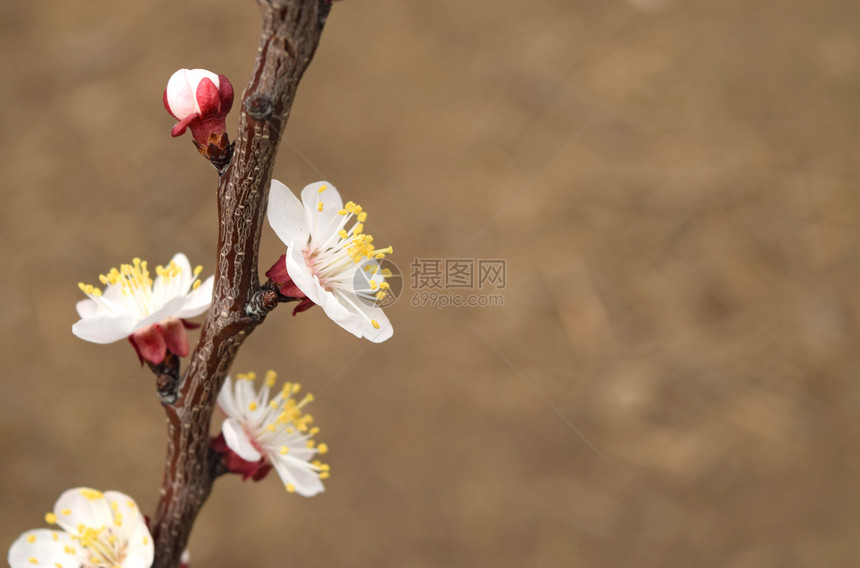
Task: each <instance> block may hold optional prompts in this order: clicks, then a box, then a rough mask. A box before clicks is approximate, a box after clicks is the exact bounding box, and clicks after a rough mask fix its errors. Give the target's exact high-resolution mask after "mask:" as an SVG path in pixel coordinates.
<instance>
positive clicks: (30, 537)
mask: <svg viewBox="0 0 860 568" xmlns="http://www.w3.org/2000/svg"><path fill="white" fill-rule="evenodd" d="M27 542H30V543H33V542H36V535H34V534H31V535H30V536H28V537H27Z"/></svg>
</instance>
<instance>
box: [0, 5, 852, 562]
mask: <svg viewBox="0 0 860 568" xmlns="http://www.w3.org/2000/svg"><path fill="white" fill-rule="evenodd" d="M257 18H258V16H257V10H256V7H255V5H254V3H253V2H251V1H250V0H249V1H245V2H239V1H233V2H227V1H217V2H214V1H213V2H200V1H195V2H165V1H159V2H131V3H126V2H120V3H117V2H108V1H106V0H96V1H91V2H85V3H80V2H78V3H68V2H61V1H58V0H47V1H45V2H26V1H24V0H12V1H9V0H6V2H4V3H3V4H2V5H0V48H2V53H3V55H2V57H0V71H2V77H3V80H2V81H0V101H2V103H3V111H2V115H0V125H2V132H3V137H2V139H0V156H2V158H0V179H2V191H3V206H2V213H0V215H2V225H0V231H2V259H3V266H4V270H3V278H2V283H0V286H2V288H0V297H2V298H3V300H2V309H0V326H2V338H3V343H2V345H3V362H4V364H5V366H4V379H3V394H2V397H0V452H2V467H0V502H2V511H3V513H2V517H0V545H2V546H0V548H2V549H3V550H6V548H7V547H8V545H9V544H10V543H11V542H12V540H13V539H14V538H16V537H17V535H18V534H20V533H21V532H23V531H24V530H26V529H29V528H32V527H38V526H42V524H43V523H42V516H43V513H44V512H45V511H47V510H48V509H50V508H51V507H52V505H53V502H54V500H55V499H56V497H57V496H58V495H59V494H60V493H61V492H62V491H63V490H65V489H67V488H69V487H74V486H78V485H89V486H93V487H97V488H101V489H119V490H122V491H125V492H127V493H129V494H130V495H132V496H134V497H135V498H136V499H137V500H138V501H139V503H140V504H141V506H142V507H143V508H144V509H145V510H148V511H149V510H152V508H153V507H154V504H155V502H156V499H157V496H158V487H159V484H160V479H161V466H162V459H163V455H164V423H163V413H162V410H161V408H160V406H159V404H158V402H157V400H156V398H155V395H154V390H153V380H152V377H151V375H150V374H148V372H145V371H144V370H141V369H139V368H138V367H137V364H136V361H135V357H134V353H133V352H132V350H131V348H130V347H129V346H128V345H125V344H123V343H119V344H116V345H110V346H99V345H93V344H88V343H85V342H83V341H80V340H78V339H77V338H75V337H74V336H73V335H72V334H71V332H70V326H71V325H72V323H73V322H74V321H75V320H76V315H75V311H74V303H75V302H76V301H77V300H78V299H80V297H81V294H80V293H79V291H78V289H77V287H76V284H77V282H78V281H86V282H95V281H96V277H97V275H98V274H99V273H100V272H104V271H105V270H107V269H108V268H110V267H111V266H114V265H116V264H119V263H120V262H124V261H128V260H129V259H131V258H132V257H133V256H141V257H144V258H147V259H149V260H150V261H151V262H152V263H153V264H155V263H163V262H166V261H167V260H168V259H169V258H170V256H171V255H172V254H173V253H174V252H176V251H179V250H181V251H184V252H186V253H187V254H188V256H189V257H190V258H191V261H192V263H194V264H196V263H198V262H200V263H203V264H204V266H205V270H206V274H208V273H211V270H212V267H213V256H214V238H215V232H216V224H215V203H214V188H215V172H214V170H212V168H211V167H210V166H209V165H208V164H207V163H206V162H205V161H204V160H202V159H200V158H199V157H198V156H197V155H196V153H195V151H194V148H193V147H192V144H191V141H190V138H189V137H188V136H187V135H186V136H185V137H184V138H181V139H178V140H173V139H171V138H170V136H169V135H168V131H169V129H170V127H171V126H172V125H173V121H172V120H171V118H170V117H169V116H168V115H167V113H166V112H164V110H163V108H162V106H161V91H162V89H163V87H164V85H165V84H166V81H167V79H168V77H169V76H170V74H171V73H172V72H173V71H175V70H176V69H178V68H180V67H205V68H209V69H212V70H215V71H216V72H220V73H224V74H226V75H227V76H229V77H230V78H231V79H232V80H233V83H234V84H235V85H236V88H237V91H239V92H241V90H242V89H243V88H244V85H245V84H246V81H247V77H248V74H249V72H250V66H251V61H252V58H253V56H254V53H255V50H256V45H257V29H258V20H257ZM858 29H860V4H858V3H857V2H854V1H850V0H826V1H822V2H816V3H812V2H802V1H796V0H789V1H781V2H777V1H774V0H771V1H764V2H746V1H742V0H726V1H721V2H715V1H712V2H706V1H704V0H698V1H697V0H687V1H683V0H623V1H622V0H612V1H598V0H583V1H578V2H569V1H563V0H543V1H540V2H516V1H508V0H504V1H502V0H476V1H472V2H460V1H457V0H444V1H435V2H432V1H429V0H423V1H411V2H404V1H396V0H386V1H366V0H365V1H362V0H347V1H344V2H340V3H338V4H336V5H335V7H334V10H333V11H332V15H331V17H330V19H329V22H328V25H327V28H326V30H325V33H324V35H323V41H322V44H321V46H320V48H319V51H318V52H317V55H316V58H315V60H314V62H313V64H312V65H311V67H310V70H309V71H308V73H307V74H306V76H305V78H304V81H303V83H302V85H301V88H300V89H299V96H298V99H297V102H296V104H295V107H294V108H293V113H292V118H291V120H290V123H289V127H288V131H287V138H288V140H289V142H290V144H292V145H293V147H294V148H295V149H297V150H298V151H299V152H300V153H301V154H302V155H303V156H304V158H303V157H301V156H300V155H299V154H298V153H297V152H296V151H295V150H294V149H293V148H291V147H290V146H289V145H287V144H284V145H282V147H281V153H280V158H279V162H278V165H277V169H276V176H277V177H278V178H279V179H281V180H283V181H284V182H285V183H287V184H288V185H290V186H291V187H293V188H294V189H297V190H298V189H300V188H301V187H302V186H303V185H305V184H306V183H309V182H312V181H315V180H317V179H320V178H325V179H328V180H329V181H331V182H332V183H334V184H335V185H336V186H337V187H338V188H339V189H340V190H341V193H342V194H343V195H344V196H345V197H346V198H347V199H353V200H355V201H357V202H359V203H361V204H362V205H363V206H364V207H365V208H366V209H367V210H368V211H369V212H370V225H369V227H370V229H371V232H373V233H374V236H375V237H376V240H377V242H381V243H383V244H385V243H391V244H393V245H394V248H395V253H396V254H395V255H394V256H393V257H392V260H394V261H395V262H397V263H398V264H399V266H400V267H401V269H402V270H403V271H404V274H405V275H406V276H407V289H406V290H405V291H404V294H403V296H402V297H401V298H400V299H399V300H398V302H397V303H396V304H395V305H394V306H393V307H392V308H390V309H389V315H390V317H391V319H392V321H393V322H394V325H395V330H396V331H395V335H394V338H393V339H392V340H390V341H388V342H387V343H385V344H382V345H370V344H368V343H367V342H364V341H361V340H358V339H355V338H353V337H352V336H350V335H349V334H347V333H346V332H343V331H342V330H340V329H339V328H338V327H337V326H335V325H334V324H332V323H331V322H330V321H328V320H327V319H326V318H325V317H324V315H323V313H322V311H321V310H319V309H314V310H311V311H309V312H307V313H305V314H302V315H301V316H299V317H297V318H295V319H294V318H291V317H290V315H289V310H288V309H286V308H283V309H279V310H278V311H277V312H275V313H274V314H273V315H272V316H270V318H269V320H268V321H267V323H266V324H265V326H263V327H261V328H260V329H259V330H257V332H255V334H254V335H253V336H252V337H251V338H250V339H249V340H248V342H247V343H246V344H245V347H244V349H243V350H242V352H241V353H240V355H239V358H238V360H237V364H236V367H237V368H236V370H237V371H245V370H255V371H257V372H263V371H265V370H266V369H269V368H273V369H276V370H278V371H280V373H281V375H282V376H283V377H286V378H290V379H293V380H299V381H301V382H302V383H303V384H304V386H305V389H306V390H308V391H312V392H320V391H322V392H321V394H320V396H319V397H318V399H317V402H315V403H314V409H313V413H314V415H315V417H316V419H317V422H318V424H319V425H320V426H321V427H322V430H323V431H322V434H321V436H320V439H321V440H322V441H326V442H328V444H329V445H330V446H331V448H332V451H331V453H330V454H329V455H328V456H327V457H328V458H329V460H328V461H329V462H330V463H331V464H332V469H333V475H332V478H331V479H330V480H329V482H328V484H327V491H326V493H324V494H323V495H321V496H319V497H316V498H313V499H302V498H300V497H297V496H293V495H288V494H286V493H285V492H284V491H283V489H282V487H281V485H280V483H278V482H277V480H276V479H275V478H274V476H273V477H272V478H270V479H266V480H265V481H263V482H261V483H259V484H252V483H250V482H249V483H245V484H243V483H242V482H241V481H240V480H239V479H237V478H224V479H221V480H219V481H218V482H217V484H216V487H215V492H214V494H213V496H212V498H211V500H210V502H209V503H208V504H207V506H206V507H205V508H204V510H203V512H202V514H201V516H200V518H199V521H198V524H197V526H196V528H195V532H194V535H193V538H192V542H191V552H192V556H193V566H194V567H195V568H202V567H209V566H211V567H225V568H227V567H235V566H272V567H275V566H278V567H279V566H297V567H303V566H337V567H368V566H385V567H388V566H392V567H409V568H412V567H415V568H417V567H437V566H452V567H473V566H481V567H483V566H486V567H492V568H501V567H521V566H540V567H544V566H546V567H556V566H559V567H561V566H564V567H567V566H588V567H613V566H642V567H657V566H700V567H711V566H714V567H717V566H720V567H723V566H724V567H730V568H746V567H765V568H766V567H781V568H782V567H793V566H856V565H858V563H860V560H858V557H860V539H858V538H857V536H858V531H860V520H858V515H860V507H858V506H860V480H858V470H859V469H860V457H858V450H860V439H858V434H860V432H858V428H860V416H858V412H857V408H858V405H860V383H858V380H857V379H858V377H857V374H856V368H857V363H858V359H860V357H858V355H857V353H856V343H857V336H858V323H860V322H858V316H860V294H858V291H857V282H858V277H860V262H858V261H860V230H859V229H860V223H859V222H858V216H859V215H860V195H858V187H860V186H858V182H860V147H858V140H860V134H858V132H860V130H859V129H860V106H858V95H860V37H859V36H858V34H857V30H858ZM231 120H232V121H231V122H230V125H231V128H234V127H235V116H232V117H231ZM263 248H264V251H265V254H266V255H267V257H268V258H270V259H271V260H274V258H275V257H276V256H277V255H278V254H281V245H280V243H279V242H278V240H277V238H276V237H275V236H274V234H273V233H271V232H270V231H268V230H267V232H266V233H265V234H264V245H263ZM414 258H428V259H436V258H439V259H445V258H460V259H487V258H496V259H497V258H501V259H505V260H506V261H507V287H506V289H504V290H503V291H502V293H503V296H504V306H503V307H485V308H447V309H436V308H433V307H429V306H428V307H415V306H413V305H412V304H411V302H412V298H413V297H416V296H413V294H414V293H415V291H413V290H411V289H409V284H411V283H410V282H409V280H410V279H409V278H408V276H409V272H410V268H409V266H410V264H411V263H412V261H413V259H414ZM461 293H462V291H457V294H461ZM471 293H476V294H477V293H479V292H471ZM481 293H483V292H481ZM219 416H220V415H219ZM575 428H578V429H579V430H580V431H581V433H582V435H579V434H578V433H577V432H576V431H575ZM591 446H593V448H592V447H591Z"/></svg>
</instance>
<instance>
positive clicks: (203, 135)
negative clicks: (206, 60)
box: [164, 69, 233, 155]
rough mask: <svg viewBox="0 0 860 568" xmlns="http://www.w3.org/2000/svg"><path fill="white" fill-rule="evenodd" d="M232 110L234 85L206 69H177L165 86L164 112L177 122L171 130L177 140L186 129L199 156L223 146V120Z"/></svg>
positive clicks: (224, 133) (224, 139) (224, 131)
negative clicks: (213, 147)
mask: <svg viewBox="0 0 860 568" xmlns="http://www.w3.org/2000/svg"><path fill="white" fill-rule="evenodd" d="M232 106H233V85H231V84H230V81H229V80H227V77H225V76H224V75H216V74H215V73H212V72H211V71H207V70H206V69H180V70H179V71H177V72H176V73H174V74H173V75H172V76H171V77H170V80H169V81H168V82H167V88H166V89H165V90H164V108H166V109H167V112H169V113H170V114H171V115H172V116H173V117H174V118H176V120H178V121H179V122H177V123H176V125H175V126H174V127H173V128H172V129H171V131H170V134H171V135H172V136H180V135H182V134H183V133H184V132H185V129H186V128H190V129H191V136H192V137H193V138H194V143H195V144H196V145H197V148H198V149H199V150H200V153H201V154H204V155H208V152H207V150H208V148H209V145H210V144H214V145H215V146H217V147H223V146H224V144H226V131H227V125H226V120H225V119H226V117H227V113H228V112H230V108H231V107H232Z"/></svg>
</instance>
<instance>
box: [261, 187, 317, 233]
mask: <svg viewBox="0 0 860 568" xmlns="http://www.w3.org/2000/svg"><path fill="white" fill-rule="evenodd" d="M267 215H268V219H269V225H271V227H272V230H273V231H275V234H276V235H278V238H279V239H281V241H282V242H283V243H284V244H287V243H291V242H297V243H300V244H302V245H304V244H307V242H308V237H309V236H310V227H308V219H307V216H306V215H305V210H304V208H303V207H302V202H301V201H299V198H298V197H296V196H295V195H293V192H292V191H290V188H288V187H287V186H285V185H284V184H282V183H281V182H279V181H278V180H276V179H273V180H272V185H271V187H270V189H269V208H268V213H267Z"/></svg>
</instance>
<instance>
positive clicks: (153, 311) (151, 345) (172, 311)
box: [72, 253, 214, 363]
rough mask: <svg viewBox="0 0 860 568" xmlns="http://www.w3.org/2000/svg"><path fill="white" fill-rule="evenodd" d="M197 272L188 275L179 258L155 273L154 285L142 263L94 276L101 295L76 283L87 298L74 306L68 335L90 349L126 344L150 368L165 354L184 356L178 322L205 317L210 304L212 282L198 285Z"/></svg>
mask: <svg viewBox="0 0 860 568" xmlns="http://www.w3.org/2000/svg"><path fill="white" fill-rule="evenodd" d="M201 270H203V268H202V267H200V266H198V267H197V268H195V269H194V270H192V269H191V264H190V263H189V262H188V258H187V257H186V256H185V255H184V254H182V253H178V254H176V255H175V256H174V257H173V259H171V261H170V263H169V264H168V265H167V266H158V267H156V269H155V272H156V274H157V276H156V278H155V280H153V279H152V278H151V277H150V272H149V269H148V267H147V263H146V261H141V260H140V259H139V258H136V259H134V261H133V262H132V264H123V265H120V268H119V269H116V268H112V269H111V270H110V272H108V273H107V274H106V275H105V274H103V275H101V276H99V280H100V281H101V282H102V284H105V285H106V287H105V289H104V291H102V290H101V289H99V288H96V287H95V286H93V285H91V284H84V283H81V284H79V285H78V286H79V287H80V289H81V290H82V291H83V292H84V293H85V294H86V295H87V296H89V298H88V299H86V300H81V301H80V302H78V304H77V310H78V315H80V316H81V319H80V320H79V321H78V322H77V323H75V324H74V325H73V326H72V333H74V334H75V335H77V336H78V337H80V338H81V339H85V340H87V341H91V342H93V343H113V342H114V341H118V340H120V339H125V338H131V340H132V344H134V345H135V348H136V349H137V350H138V355H140V356H141V357H142V358H144V359H147V360H150V361H152V362H154V363H159V362H161V360H162V359H163V358H164V351H165V349H170V350H171V351H173V352H175V353H177V354H179V355H182V356H185V355H187V354H188V353H187V339H186V337H185V331H184V326H183V325H178V324H179V321H180V320H183V318H188V317H192V316H196V315H199V314H201V313H203V312H205V311H206V310H207V309H208V308H209V305H210V304H211V303H212V286H213V283H214V277H213V276H210V277H209V278H207V279H206V280H205V281H204V282H202V283H201V281H200V280H198V279H197V277H198V276H199V274H200V271H201ZM151 326H156V327H155V328H152V327H151ZM155 331H157V333H155ZM183 342H184V343H183ZM183 351H184V352H183ZM159 352H160V353H161V358H160V359H158V357H157V353H159ZM153 358H156V359H158V360H156V361H153Z"/></svg>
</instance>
